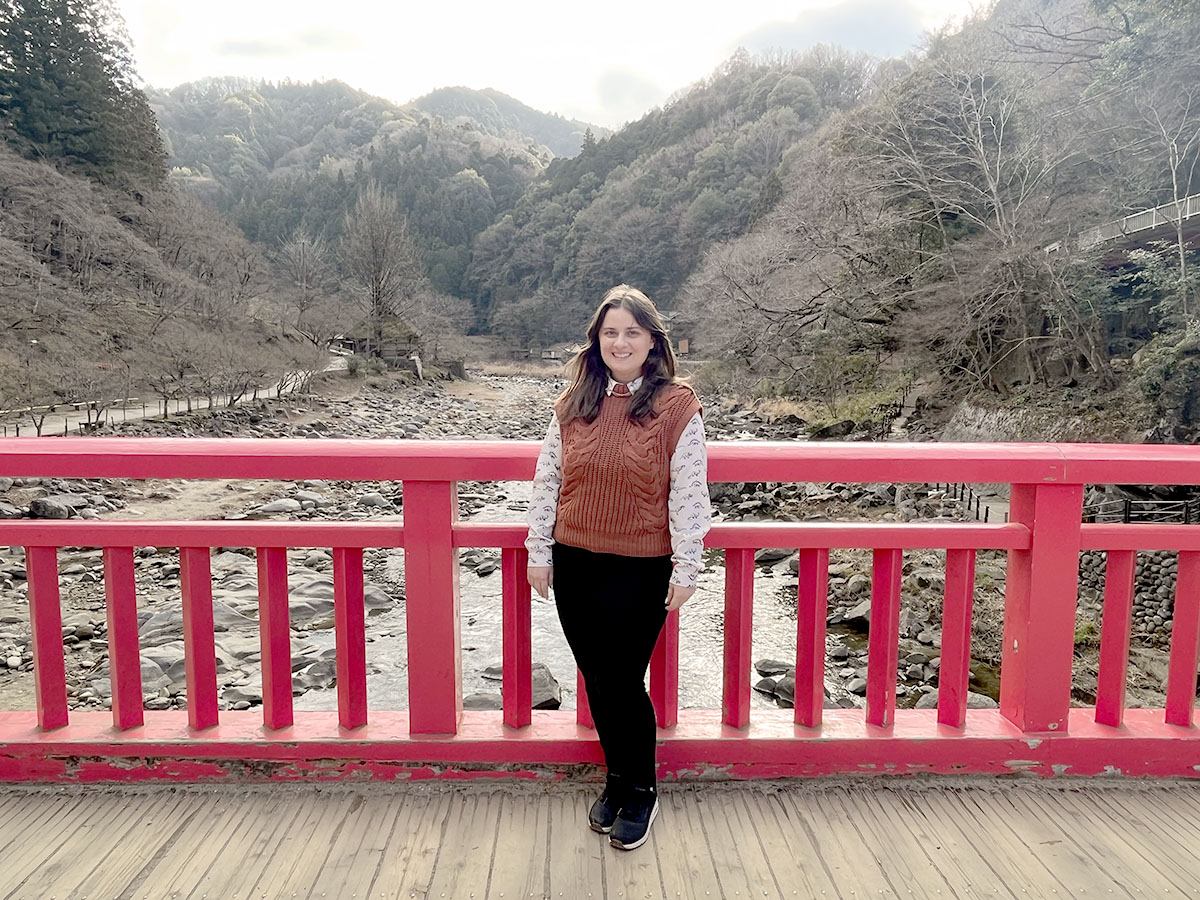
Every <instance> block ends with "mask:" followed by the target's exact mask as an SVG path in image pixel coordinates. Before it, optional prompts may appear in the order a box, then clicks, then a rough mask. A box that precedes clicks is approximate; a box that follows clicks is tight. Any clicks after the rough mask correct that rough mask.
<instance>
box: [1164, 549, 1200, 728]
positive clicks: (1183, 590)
mask: <svg viewBox="0 0 1200 900" xmlns="http://www.w3.org/2000/svg"><path fill="white" fill-rule="evenodd" d="M1198 657H1200V551H1195V550H1190V551H1189V550H1185V551H1181V552H1180V554H1179V567H1178V569H1177V570H1176V574H1175V611H1174V613H1172V615H1171V657H1170V662H1169V669H1168V671H1167V709H1166V721H1167V724H1168V725H1183V726H1185V727H1190V726H1191V724H1192V709H1193V707H1194V706H1195V703H1196V663H1197V658H1198Z"/></svg>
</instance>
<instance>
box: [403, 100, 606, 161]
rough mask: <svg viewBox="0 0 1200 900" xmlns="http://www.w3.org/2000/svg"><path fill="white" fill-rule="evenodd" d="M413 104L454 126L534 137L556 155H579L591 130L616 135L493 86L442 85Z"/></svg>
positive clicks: (507, 134)
mask: <svg viewBox="0 0 1200 900" xmlns="http://www.w3.org/2000/svg"><path fill="white" fill-rule="evenodd" d="M409 105H410V106H414V107H416V108H417V109H420V110H422V111H423V112H427V113H429V114H430V115H434V116H441V117H442V118H443V119H445V120H446V121H447V122H449V123H450V124H451V125H458V124H460V123H461V122H467V123H469V124H470V125H472V126H473V127H476V128H480V129H482V130H483V131H485V132H487V133H488V134H494V135H496V136H498V137H509V138H513V139H519V138H520V137H521V136H524V137H525V138H533V140H535V141H537V142H538V143H539V144H543V145H545V146H546V147H548V148H549V149H550V152H551V153H553V154H554V155H555V156H577V155H579V151H580V150H582V149H583V144H584V140H585V139H586V136H587V133H588V132H589V131H590V132H591V133H592V136H593V137H596V138H600V137H608V135H610V134H612V132H611V131H610V130H609V129H607V128H601V127H599V126H598V125H590V124H588V123H587V122H580V121H579V120H578V119H565V118H563V117H562V116H559V115H555V114H553V113H544V112H539V111H538V110H536V109H533V108H532V107H529V106H526V105H525V104H524V103H521V102H520V101H519V100H515V99H513V98H512V97H510V96H508V95H507V94H502V93H500V92H499V91H495V90H492V89H491V88H488V89H486V90H482V91H476V90H472V89H471V88H465V87H447V88H440V89H438V90H436V91H431V92H430V93H428V94H426V95H425V96H424V97H419V98H417V99H416V100H414V101H412V103H411V104H409Z"/></svg>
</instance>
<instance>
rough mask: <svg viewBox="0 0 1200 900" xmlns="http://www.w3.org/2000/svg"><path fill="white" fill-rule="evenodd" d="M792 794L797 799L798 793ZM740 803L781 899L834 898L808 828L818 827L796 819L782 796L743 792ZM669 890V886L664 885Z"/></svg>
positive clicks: (804, 820)
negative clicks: (775, 880)
mask: <svg viewBox="0 0 1200 900" xmlns="http://www.w3.org/2000/svg"><path fill="white" fill-rule="evenodd" d="M794 793H796V794H798V795H801V796H800V799H801V801H803V796H802V792H801V791H795V792H794ZM741 799H742V802H743V803H745V804H746V806H747V808H748V809H749V810H750V815H751V819H752V820H753V821H754V823H755V829H756V831H757V833H758V840H759V843H760V844H762V848H763V852H764V853H765V854H767V858H768V859H770V860H771V867H772V869H773V870H774V872H775V877H776V878H777V879H778V880H779V884H780V886H781V889H782V892H783V896H785V897H820V896H822V894H824V895H825V896H827V897H836V896H837V895H838V892H837V890H836V889H835V887H834V882H833V880H832V879H831V878H830V877H829V873H828V872H827V871H826V870H825V867H824V864H823V863H822V860H821V856H820V850H819V847H818V845H817V841H816V839H815V837H814V835H813V831H812V828H813V826H814V825H816V824H819V823H812V822H809V821H807V819H806V818H805V817H803V816H799V817H798V816H797V815H796V810H795V807H794V806H793V805H792V804H790V803H787V802H786V800H785V797H784V793H783V792H777V791H772V792H770V793H759V792H750V791H747V792H745V793H744V794H743V795H742V798H741ZM668 887H669V885H668Z"/></svg>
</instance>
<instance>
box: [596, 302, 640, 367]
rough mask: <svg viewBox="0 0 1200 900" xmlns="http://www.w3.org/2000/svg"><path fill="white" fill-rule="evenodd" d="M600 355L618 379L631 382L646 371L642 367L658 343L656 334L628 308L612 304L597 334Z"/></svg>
mask: <svg viewBox="0 0 1200 900" xmlns="http://www.w3.org/2000/svg"><path fill="white" fill-rule="evenodd" d="M597 337H598V338H599V341H600V357H601V359H603V360H604V365H605V366H607V367H608V372H609V374H610V375H611V376H612V377H613V379H614V380H615V381H620V382H630V381H633V379H635V378H637V377H639V376H640V375H641V374H642V366H644V365H645V363H646V357H647V356H649V355H650V350H651V348H653V346H654V335H652V334H651V333H650V330H649V329H648V328H643V327H642V326H641V325H639V324H638V321H637V319H635V318H634V317H633V313H631V312H630V311H629V310H627V309H623V308H621V307H619V306H615V307H611V308H610V309H609V310H608V312H606V313H605V314H604V318H603V319H602V320H601V322H600V330H599V333H598V335H597Z"/></svg>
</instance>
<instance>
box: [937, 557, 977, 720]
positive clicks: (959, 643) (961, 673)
mask: <svg viewBox="0 0 1200 900" xmlns="http://www.w3.org/2000/svg"><path fill="white" fill-rule="evenodd" d="M974 592H975V551H974V550H947V551H946V590H945V592H944V596H943V600H942V662H941V666H940V668H939V669H938V722H939V723H941V724H942V725H951V726H953V727H955V728H961V727H962V726H963V723H964V722H965V721H966V714H967V691H968V690H969V679H970V675H971V670H970V665H971V605H972V600H973V597H974Z"/></svg>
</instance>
